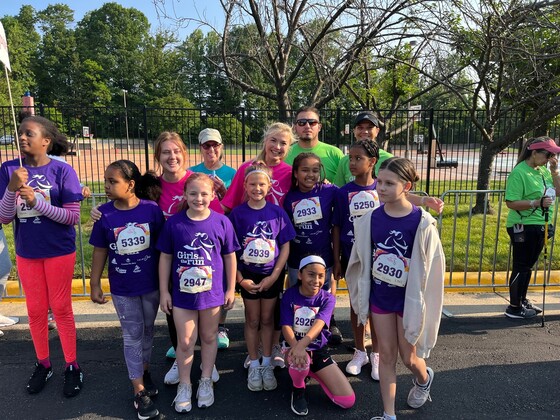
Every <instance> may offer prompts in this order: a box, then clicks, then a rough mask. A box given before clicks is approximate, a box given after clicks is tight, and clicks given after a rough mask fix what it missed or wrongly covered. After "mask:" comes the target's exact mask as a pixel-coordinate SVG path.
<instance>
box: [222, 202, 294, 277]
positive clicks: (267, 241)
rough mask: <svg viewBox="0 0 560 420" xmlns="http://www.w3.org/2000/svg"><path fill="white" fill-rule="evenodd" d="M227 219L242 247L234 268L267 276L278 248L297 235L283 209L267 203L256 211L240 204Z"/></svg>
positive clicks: (277, 253) (276, 256)
mask: <svg viewBox="0 0 560 420" xmlns="http://www.w3.org/2000/svg"><path fill="white" fill-rule="evenodd" d="M229 218H230V220H231V222H232V223H233V227H234V228H235V232H236V233H237V239H238V241H239V244H240V245H241V250H240V251H238V264H237V269H238V270H246V271H250V272H252V273H257V274H264V275H267V274H270V273H271V272H272V270H273V269H274V265H275V264H276V260H277V259H278V255H279V254H280V247H281V246H282V245H284V244H285V243H286V242H290V241H291V240H292V239H294V237H295V236H296V232H295V230H294V227H293V226H292V223H291V222H290V219H289V217H288V215H287V214H286V212H285V211H284V209H283V208H281V207H279V206H277V205H276V204H271V203H269V202H266V204H265V206H264V207H263V208H262V209H259V210H255V209H252V208H251V207H249V205H248V204H247V203H243V204H241V205H239V206H237V207H235V208H234V209H233V210H232V211H231V213H230V214H229Z"/></svg>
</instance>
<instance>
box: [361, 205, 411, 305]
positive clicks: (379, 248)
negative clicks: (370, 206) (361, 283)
mask: <svg viewBox="0 0 560 420" xmlns="http://www.w3.org/2000/svg"><path fill="white" fill-rule="evenodd" d="M384 207H385V206H384V205H382V206H381V207H379V208H378V209H376V210H375V211H374V212H373V213H372V215H371V243H372V247H371V249H372V253H373V255H372V259H373V264H372V272H373V271H375V270H379V273H380V275H387V276H392V277H395V278H397V279H402V278H403V276H404V275H408V272H405V271H406V269H403V267H406V266H407V264H408V262H410V257H411V255H412V246H413V245H414V238H415V237H416V231H417V229H418V224H419V223H420V218H421V216H422V211H421V210H420V209H419V208H418V207H416V206H413V207H412V211H411V212H410V213H409V214H408V215H406V216H404V217H392V216H389V215H388V214H387V213H386V212H385V208H384ZM376 255H377V259H376ZM407 259H408V261H407ZM372 276H373V281H372V287H371V293H370V304H373V305H375V306H377V307H378V308H381V309H383V310H385V311H391V312H402V311H403V310H404V296H405V293H406V286H405V287H399V286H395V285H393V284H389V283H387V282H386V281H382V280H380V279H379V278H376V276H374V275H373V274H372Z"/></svg>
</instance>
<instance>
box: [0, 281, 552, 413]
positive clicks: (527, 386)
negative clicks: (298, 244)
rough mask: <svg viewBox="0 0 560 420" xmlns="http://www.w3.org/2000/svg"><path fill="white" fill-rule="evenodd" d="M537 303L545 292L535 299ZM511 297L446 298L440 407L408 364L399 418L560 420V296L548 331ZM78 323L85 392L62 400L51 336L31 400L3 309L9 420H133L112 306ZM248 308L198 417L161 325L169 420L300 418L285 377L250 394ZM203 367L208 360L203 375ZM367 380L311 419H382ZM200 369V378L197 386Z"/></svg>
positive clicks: (232, 319) (313, 403)
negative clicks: (50, 369) (170, 377)
mask: <svg viewBox="0 0 560 420" xmlns="http://www.w3.org/2000/svg"><path fill="white" fill-rule="evenodd" d="M530 297H531V298H532V299H533V300H535V302H538V301H540V300H541V295H540V293H533V294H532V295H531V296H530ZM506 299H507V296H502V295H499V294H458V293H449V294H446V300H445V302H446V306H445V307H446V310H447V311H449V312H451V313H452V314H453V315H454V316H453V317H451V318H449V317H444V318H443V320H442V325H441V329H440V336H439V340H438V345H437V346H436V348H435V350H434V351H433V352H432V357H431V358H430V360H429V365H430V366H432V367H433V368H434V371H435V372H436V376H435V380H434V385H433V387H432V398H433V402H428V403H427V404H426V405H425V406H424V407H423V408H421V409H419V410H411V409H408V408H407V406H406V396H407V394H408V390H409V389H410V386H411V379H412V377H411V375H410V374H409V373H408V371H406V369H405V368H404V367H403V366H402V364H400V363H399V366H398V375H399V376H398V384H397V387H398V388H397V409H398V416H399V419H404V418H415V419H474V418H477V419H478V418H488V419H490V418H492V419H557V418H559V417H560V398H558V383H559V382H560V361H559V360H560V357H559V353H560V352H559V350H560V293H559V292H550V293H548V294H547V305H546V314H547V317H546V322H545V327H544V328H542V327H541V319H540V318H534V319H532V320H528V321H521V322H520V321H513V320H510V319H507V318H505V317H504V316H503V310H504V308H505V305H506V302H507V301H506ZM74 308H75V312H76V320H77V322H78V340H79V341H78V353H79V359H80V362H81V364H82V367H83V369H84V371H85V374H86V384H85V387H84V390H83V392H82V393H81V394H80V395H79V396H78V397H76V398H74V399H70V400H69V399H65V398H64V397H63V396H62V375H61V373H62V364H63V361H62V356H61V351H60V345H59V340H58V336H57V334H56V332H51V351H52V360H53V365H54V367H55V375H54V376H53V377H52V378H51V380H50V381H49V383H48V384H47V386H46V388H45V390H44V391H43V392H42V393H41V394H39V395H33V396H30V395H28V394H27V393H26V391H25V389H24V388H25V384H26V382H27V379H28V377H29V375H30V374H31V371H32V364H33V359H34V354H33V348H32V343H31V341H30V335H29V332H28V325H27V318H26V316H25V308H24V305H23V303H21V302H10V303H6V302H4V303H1V304H0V312H1V313H3V314H6V315H19V316H22V322H21V323H20V324H18V325H16V326H13V327H9V328H3V331H4V333H5V336H4V337H3V338H1V339H0V395H2V404H1V406H2V415H1V418H2V419H133V418H136V417H135V413H134V411H133V409H132V392H131V387H130V383H129V381H128V379H127V374H126V367H125V365H124V360H123V357H122V341H121V340H122V338H121V335H120V329H119V328H118V322H117V320H116V316H115V314H114V309H113V307H112V305H111V304H107V305H105V306H99V305H95V304H93V303H91V302H88V301H76V302H74ZM337 318H338V319H339V320H340V321H339V325H340V327H341V329H342V331H343V333H344V334H345V336H346V337H349V335H350V325H349V322H348V300H347V297H346V296H342V297H340V298H339V302H338V307H337ZM242 321H243V313H242V305H238V306H237V308H236V309H235V310H234V311H233V312H232V313H231V314H230V316H229V327H230V336H231V339H232V344H231V347H230V348H229V349H227V350H225V351H220V352H219V354H218V361H217V366H218V369H219V371H220V374H221V379H220V382H219V383H218V384H217V386H216V402H215V404H214V406H212V407H211V408H209V409H206V410H199V409H197V408H194V409H193V411H191V413H189V414H187V415H184V416H179V415H178V414H176V413H175V412H174V410H173V408H172V407H171V402H172V400H173V398H174V394H175V387H166V386H164V385H163V376H164V375H165V372H166V371H167V369H168V367H169V366H170V364H171V362H170V361H169V360H166V359H165V357H164V354H165V351H166V350H167V347H168V339H167V330H166V327H165V321H164V318H163V316H162V315H161V314H160V315H159V316H158V320H157V328H156V337H155V342H154V353H153V363H152V372H153V373H152V375H153V377H154V380H155V381H156V383H159V384H161V387H160V395H159V396H158V397H157V399H156V403H157V405H158V408H159V409H160V412H162V416H161V418H167V419H173V418H192V419H202V418H208V419H271V418H279V419H284V418H296V416H295V415H293V414H292V412H291V410H290V407H289V396H290V384H291V382H290V378H289V376H288V374H287V372H286V371H285V370H283V371H277V378H278V383H279V386H278V389H277V390H276V391H273V392H264V391H263V392H260V393H253V392H251V391H249V390H248V389H247V387H246V371H245V370H244V369H243V368H242V366H241V364H242V361H243V359H244V357H245V347H244V340H243V332H242ZM351 344H352V342H351V340H350V339H349V338H346V339H345V340H344V343H343V344H342V345H340V346H338V347H336V348H333V349H332V353H333V356H334V358H335V360H337V361H338V362H339V363H340V364H341V367H344V366H345V364H346V362H348V360H349V359H350V356H351V354H350V352H349V347H350V346H351ZM199 363H200V358H199V354H198V351H197V352H196V354H195V366H198V364H199ZM369 373H370V369H369V368H368V367H367V366H366V367H365V368H364V370H363V371H362V374H361V375H360V376H358V377H353V378H351V379H350V381H351V383H352V386H353V388H354V390H355V392H356V396H357V403H356V405H355V407H354V408H352V409H351V410H347V411H344V410H342V409H339V408H337V407H336V406H334V405H333V404H332V403H330V402H329V401H328V400H327V399H326V397H325V396H324V394H323V393H322V391H321V390H320V387H319V386H318V385H317V384H316V383H313V382H311V383H310V385H309V388H308V389H309V391H308V392H309V397H310V404H309V410H310V414H309V416H308V418H310V419H319V418H320V419H325V418H333V417H334V416H338V417H340V418H344V419H369V418H371V417H372V416H373V415H378V414H380V413H381V412H382V408H381V399H380V395H379V385H378V384H377V383H375V382H373V381H372V380H371V378H370V377H369ZM198 375H199V370H198V369H196V368H195V369H194V371H193V379H197V378H198Z"/></svg>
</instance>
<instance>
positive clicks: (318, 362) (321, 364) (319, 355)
mask: <svg viewBox="0 0 560 420" xmlns="http://www.w3.org/2000/svg"><path fill="white" fill-rule="evenodd" d="M308 353H310V355H311V365H310V366H309V370H310V371H311V372H313V373H317V372H319V371H320V370H321V369H324V368H326V367H327V366H330V365H333V364H335V363H336V362H335V361H334V360H333V359H332V357H331V355H330V354H329V351H328V350H327V348H326V347H323V348H322V349H319V350H313V351H311V352H308Z"/></svg>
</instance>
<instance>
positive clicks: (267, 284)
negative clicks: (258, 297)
mask: <svg viewBox="0 0 560 420" xmlns="http://www.w3.org/2000/svg"><path fill="white" fill-rule="evenodd" d="M276 280H277V279H275V278H274V277H272V276H266V277H265V278H264V279H262V280H261V282H260V283H259V284H258V287H259V289H258V291H259V292H266V291H267V290H268V289H270V288H271V287H272V285H273V284H274V282H275V281H276Z"/></svg>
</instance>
